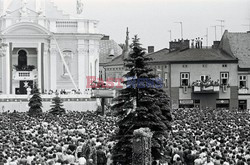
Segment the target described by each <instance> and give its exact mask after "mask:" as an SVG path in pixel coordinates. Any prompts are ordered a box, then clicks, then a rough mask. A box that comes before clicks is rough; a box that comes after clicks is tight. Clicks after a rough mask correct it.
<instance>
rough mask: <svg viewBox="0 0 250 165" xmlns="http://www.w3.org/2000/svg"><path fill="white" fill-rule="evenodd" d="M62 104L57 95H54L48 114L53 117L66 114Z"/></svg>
mask: <svg viewBox="0 0 250 165" xmlns="http://www.w3.org/2000/svg"><path fill="white" fill-rule="evenodd" d="M62 103H63V102H62V100H61V98H60V97H59V96H58V93H56V97H54V98H53V99H52V105H51V107H52V108H51V109H50V111H49V113H51V114H53V115H62V114H64V113H66V111H65V109H64V108H63V104H62Z"/></svg>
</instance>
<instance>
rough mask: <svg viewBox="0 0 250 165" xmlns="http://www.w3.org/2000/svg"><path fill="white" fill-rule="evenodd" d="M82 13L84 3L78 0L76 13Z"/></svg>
mask: <svg viewBox="0 0 250 165" xmlns="http://www.w3.org/2000/svg"><path fill="white" fill-rule="evenodd" d="M82 11H83V1H82V0H77V3H76V12H77V14H81V13H82Z"/></svg>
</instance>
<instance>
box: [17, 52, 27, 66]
mask: <svg viewBox="0 0 250 165" xmlns="http://www.w3.org/2000/svg"><path fill="white" fill-rule="evenodd" d="M18 66H19V67H24V66H27V52H26V51H25V50H20V51H18Z"/></svg>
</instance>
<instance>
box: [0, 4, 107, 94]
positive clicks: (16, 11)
mask: <svg viewBox="0 0 250 165" xmlns="http://www.w3.org/2000/svg"><path fill="white" fill-rule="evenodd" d="M0 3H1V4H0V14H1V17H0V42H1V45H0V66H1V68H0V94H1V93H2V94H6V95H11V94H13V95H14V94H26V93H27V90H26V89H27V87H28V86H30V87H32V86H33V85H34V84H37V86H38V88H39V89H40V91H41V92H44V93H46V92H48V91H49V90H53V91H55V90H61V89H63V90H64V89H65V90H72V89H76V90H80V91H85V90H86V88H87V86H88V84H87V82H88V81H87V77H88V76H95V77H99V43H100V39H101V38H102V37H103V35H102V34H100V33H99V31H98V21H96V20H88V19H84V18H82V16H81V15H79V14H78V15H69V14H65V13H64V12H63V11H61V10H59V9H58V8H57V7H56V6H55V4H54V3H53V2H51V1H50V0H42V1H40V0H22V1H17V0H13V1H12V2H10V3H9V4H8V5H6V3H5V1H4V0H0Z"/></svg>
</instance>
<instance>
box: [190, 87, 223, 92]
mask: <svg viewBox="0 0 250 165" xmlns="http://www.w3.org/2000/svg"><path fill="white" fill-rule="evenodd" d="M219 91H220V86H193V93H217V92H219Z"/></svg>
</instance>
